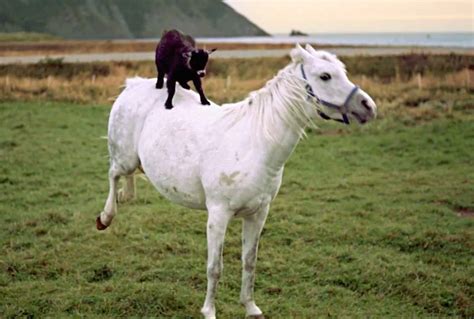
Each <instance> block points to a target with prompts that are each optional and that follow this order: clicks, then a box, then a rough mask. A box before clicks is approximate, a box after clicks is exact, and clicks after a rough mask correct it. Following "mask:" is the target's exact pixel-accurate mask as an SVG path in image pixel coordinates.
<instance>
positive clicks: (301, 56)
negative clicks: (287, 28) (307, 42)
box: [290, 43, 312, 63]
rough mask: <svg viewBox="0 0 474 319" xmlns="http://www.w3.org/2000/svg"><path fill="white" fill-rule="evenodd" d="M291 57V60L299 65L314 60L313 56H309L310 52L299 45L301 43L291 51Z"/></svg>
mask: <svg viewBox="0 0 474 319" xmlns="http://www.w3.org/2000/svg"><path fill="white" fill-rule="evenodd" d="M290 55H291V59H292V60H293V62H295V63H298V62H305V61H308V60H310V59H311V58H312V57H311V54H309V52H308V51H306V50H305V49H303V48H302V47H301V45H299V43H297V44H296V47H295V48H294V49H292V50H291V52H290Z"/></svg>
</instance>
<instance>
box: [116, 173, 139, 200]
mask: <svg viewBox="0 0 474 319" xmlns="http://www.w3.org/2000/svg"><path fill="white" fill-rule="evenodd" d="M133 199H135V174H134V173H132V174H130V175H127V176H125V185H124V186H123V187H122V188H121V189H119V191H118V201H119V202H120V203H124V202H127V201H130V200H133Z"/></svg>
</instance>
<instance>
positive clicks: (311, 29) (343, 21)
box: [224, 0, 474, 34]
mask: <svg viewBox="0 0 474 319" xmlns="http://www.w3.org/2000/svg"><path fill="white" fill-rule="evenodd" d="M224 2H225V3H227V4H228V5H230V6H231V7H233V8H234V9H235V10H237V11H238V12H240V13H241V14H243V15H244V16H246V17H247V18H248V19H250V20H251V21H252V22H254V23H256V24H257V25H258V26H260V27H261V28H262V29H264V30H265V31H267V32H269V33H271V34H278V33H282V34H288V33H289V32H290V31H291V30H292V29H297V30H300V31H303V32H307V33H331V32H335V33H338V32H339V33H356V32H456V31H458V32H459V31H463V32H474V8H473V7H474V4H473V3H474V0H451V1H450V0H224Z"/></svg>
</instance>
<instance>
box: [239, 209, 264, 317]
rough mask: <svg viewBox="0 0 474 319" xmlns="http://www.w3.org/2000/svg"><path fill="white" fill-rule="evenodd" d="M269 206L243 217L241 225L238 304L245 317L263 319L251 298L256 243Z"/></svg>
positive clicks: (256, 250) (255, 261)
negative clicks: (240, 284) (240, 283)
mask: <svg viewBox="0 0 474 319" xmlns="http://www.w3.org/2000/svg"><path fill="white" fill-rule="evenodd" d="M268 210H269V205H267V206H266V207H265V208H263V209H262V210H261V211H259V212H258V213H256V214H254V215H251V216H247V217H244V221H243V225H242V288H241V291H240V302H241V303H242V305H244V306H245V311H246V313H247V317H252V318H264V317H263V315H262V311H261V310H260V308H258V307H257V305H256V304H255V301H254V297H253V290H254V283H255V266H256V264H257V252H258V242H259V240H260V234H261V233H262V229H263V225H264V224H265V220H266V218H267V215H268Z"/></svg>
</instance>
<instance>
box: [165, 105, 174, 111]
mask: <svg viewBox="0 0 474 319" xmlns="http://www.w3.org/2000/svg"><path fill="white" fill-rule="evenodd" d="M172 108H173V105H166V104H165V109H167V110H171V109H172Z"/></svg>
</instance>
